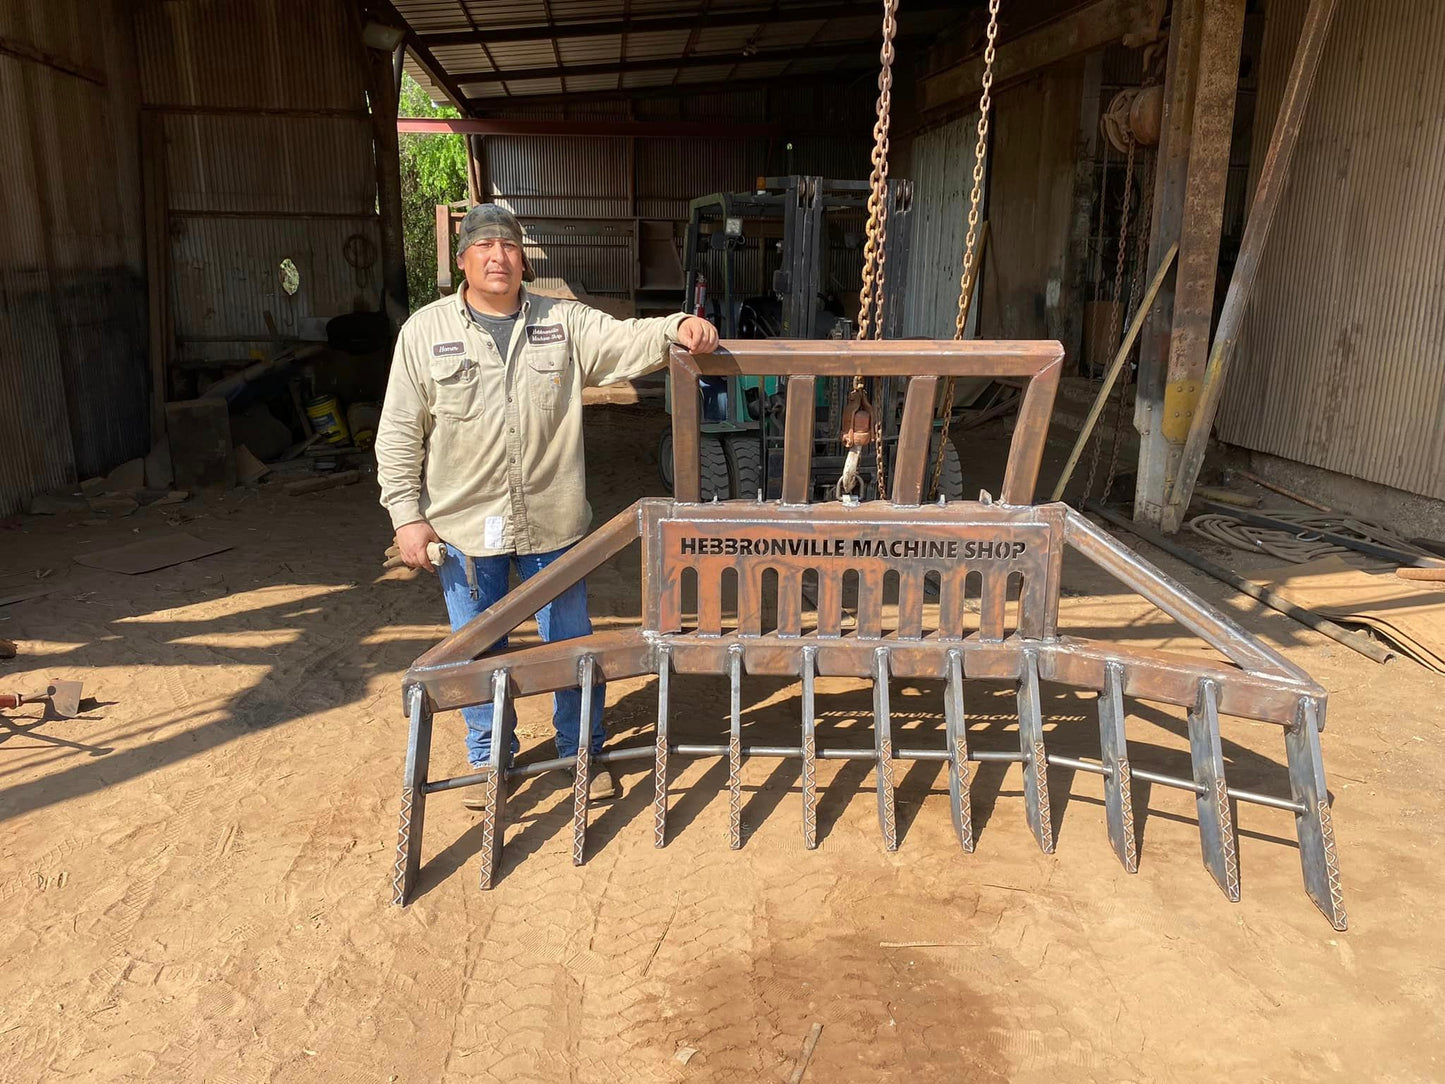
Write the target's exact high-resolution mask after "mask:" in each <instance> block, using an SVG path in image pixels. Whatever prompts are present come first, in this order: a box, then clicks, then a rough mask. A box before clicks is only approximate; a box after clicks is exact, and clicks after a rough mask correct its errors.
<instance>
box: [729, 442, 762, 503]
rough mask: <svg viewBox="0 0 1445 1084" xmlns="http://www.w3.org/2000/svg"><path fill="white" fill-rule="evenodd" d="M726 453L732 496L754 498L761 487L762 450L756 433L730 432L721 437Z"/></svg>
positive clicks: (742, 498) (749, 499) (746, 498)
mask: <svg viewBox="0 0 1445 1084" xmlns="http://www.w3.org/2000/svg"><path fill="white" fill-rule="evenodd" d="M723 452H724V453H726V455H727V461H728V475H729V481H730V482H731V483H732V491H733V496H734V497H735V498H737V499H739V500H748V501H751V500H756V499H757V496H758V490H760V489H762V488H763V450H762V448H761V447H759V442H758V434H757V433H731V434H729V435H728V436H726V437H724V438H723Z"/></svg>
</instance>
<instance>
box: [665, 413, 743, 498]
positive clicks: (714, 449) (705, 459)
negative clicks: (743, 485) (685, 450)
mask: <svg viewBox="0 0 1445 1084" xmlns="http://www.w3.org/2000/svg"><path fill="white" fill-rule="evenodd" d="M699 459H700V461H701V467H702V478H701V480H702V486H701V495H702V499H703V500H705V501H710V500H712V499H713V497H714V496H716V497H717V499H718V500H720V501H725V500H727V499H728V498H729V492H728V491H729V489H730V488H731V486H730V482H729V478H728V459H727V453H726V452H725V451H724V450H723V442H722V439H721V438H720V437H717V436H715V435H713V434H712V433H703V434H702V446H701V448H700V452H699ZM657 473H658V474H659V475H660V476H661V478H662V484H663V485H664V486H666V487H667V491H668V492H669V493H671V492H672V430H670V429H669V430H667V431H666V432H664V433H663V434H662V439H661V440H659V441H658V442H657Z"/></svg>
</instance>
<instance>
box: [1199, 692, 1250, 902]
mask: <svg viewBox="0 0 1445 1084" xmlns="http://www.w3.org/2000/svg"><path fill="white" fill-rule="evenodd" d="M1189 757H1190V760H1191V761H1192V762H1193V765H1194V782H1195V784H1196V786H1198V787H1199V788H1200V789H1199V791H1198V793H1197V795H1196V797H1195V803H1194V804H1195V808H1196V810H1197V811H1198V815H1199V844H1200V848H1201V850H1202V851H1203V853H1204V868H1205V869H1207V870H1208V871H1209V874H1210V876H1212V877H1213V878H1214V880H1215V883H1216V884H1218V885H1219V887H1220V889H1221V890H1222V891H1223V892H1224V894H1225V896H1227V897H1228V898H1229V899H1230V900H1231V901H1232V902H1234V903H1238V902H1239V849H1238V843H1237V841H1236V839H1235V835H1234V817H1233V815H1232V814H1231V813H1230V809H1229V790H1228V787H1227V785H1226V784H1225V781H1224V754H1223V752H1222V751H1221V749H1220V744H1219V708H1218V691H1217V690H1216V689H1215V685H1214V682H1213V681H1210V680H1209V679H1207V678H1206V679H1205V680H1203V681H1201V682H1200V683H1199V699H1198V700H1197V701H1196V703H1195V706H1194V710H1192V711H1191V712H1189Z"/></svg>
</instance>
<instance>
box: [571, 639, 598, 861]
mask: <svg viewBox="0 0 1445 1084" xmlns="http://www.w3.org/2000/svg"><path fill="white" fill-rule="evenodd" d="M596 670H597V663H596V660H595V659H593V657H592V656H591V655H583V656H582V659H581V661H580V662H579V663H578V664H577V684H578V685H579V686H580V687H581V689H582V719H581V723H580V725H579V726H578V727H577V759H576V761H575V762H574V767H573V779H572V864H573V865H574V866H580V865H581V864H582V862H583V859H584V858H585V857H586V854H587V809H588V806H589V803H590V801H591V795H590V791H591V789H592V686H593V684H594V683H595V679H596Z"/></svg>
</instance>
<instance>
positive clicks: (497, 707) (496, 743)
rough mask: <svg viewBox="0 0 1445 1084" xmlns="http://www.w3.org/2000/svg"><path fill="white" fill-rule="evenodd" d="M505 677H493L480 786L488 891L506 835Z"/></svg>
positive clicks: (508, 732) (508, 735)
mask: <svg viewBox="0 0 1445 1084" xmlns="http://www.w3.org/2000/svg"><path fill="white" fill-rule="evenodd" d="M508 692H509V688H508V673H507V671H506V670H498V671H497V672H496V673H494V674H493V675H492V752H491V756H490V757H489V758H488V761H487V766H488V768H489V769H490V771H489V772H488V774H487V778H486V780H485V781H484V782H483V783H482V800H483V802H485V803H486V804H485V805H484V806H483V807H482V869H481V884H482V887H483V888H484V889H485V888H491V887H492V884H493V882H494V880H495V878H496V876H497V869H498V868H499V867H500V866H501V864H502V837H503V836H504V835H506V831H507V828H506V816H507V761H508V760H510V759H511V756H512V728H511V726H510V725H509V724H508V718H507V708H508V699H507V697H508Z"/></svg>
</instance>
